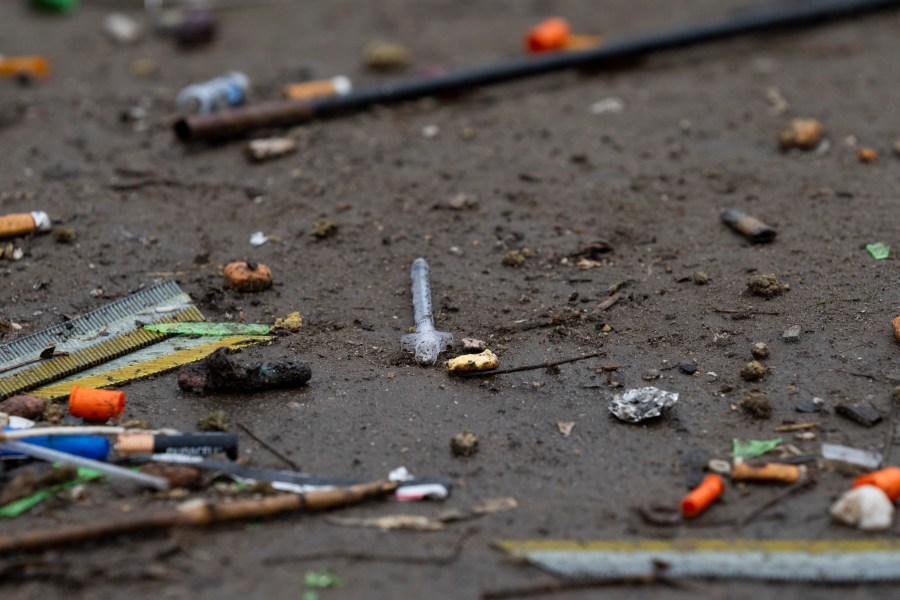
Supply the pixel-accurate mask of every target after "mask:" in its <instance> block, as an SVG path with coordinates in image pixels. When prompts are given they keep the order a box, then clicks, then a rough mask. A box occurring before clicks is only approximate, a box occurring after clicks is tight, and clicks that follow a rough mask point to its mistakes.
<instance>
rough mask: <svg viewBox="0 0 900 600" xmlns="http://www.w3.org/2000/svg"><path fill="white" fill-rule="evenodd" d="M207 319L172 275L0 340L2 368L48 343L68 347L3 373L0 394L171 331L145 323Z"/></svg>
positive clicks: (121, 353)
mask: <svg viewBox="0 0 900 600" xmlns="http://www.w3.org/2000/svg"><path fill="white" fill-rule="evenodd" d="M203 320H204V318H203V314H202V313H201V312H200V311H199V309H197V307H196V306H194V305H193V304H192V303H191V298H190V296H188V295H187V294H186V293H184V292H183V291H182V290H181V288H180V287H178V284H177V283H175V282H174V281H165V282H163V283H160V284H157V285H154V286H152V287H148V288H145V289H143V290H140V291H138V292H136V293H134V294H132V295H130V296H127V297H125V298H122V299H120V300H116V301H114V302H112V303H110V304H107V305H105V306H102V307H100V308H98V309H96V310H92V311H91V312H88V313H85V314H84V315H81V316H79V317H76V318H74V319H72V320H70V321H67V322H65V323H60V324H59V325H54V326H52V327H49V328H47V329H45V330H43V331H39V332H37V333H33V334H31V335H27V336H24V337H21V338H18V339H16V340H13V341H11V342H9V343H7V344H2V345H0V369H3V368H9V367H12V366H15V365H17V364H19V363H21V362H23V361H24V360H28V359H32V358H35V357H38V356H40V355H41V352H42V351H44V350H46V349H47V348H48V347H50V346H55V350H56V352H58V353H59V352H64V353H66V354H65V355H64V356H55V357H53V358H48V359H46V360H42V361H39V362H36V363H32V364H28V365H24V366H22V367H19V368H15V369H12V370H10V371H9V372H8V373H4V374H3V376H2V377H0V399H2V398H7V397H9V396H12V395H14V394H18V393H21V392H25V391H28V390H32V389H35V388H38V387H40V386H42V385H45V384H48V383H50V382H54V381H58V380H60V379H63V378H65V377H68V376H70V375H73V374H76V373H79V372H81V371H84V370H86V369H90V368H91V367H96V366H97V365H102V364H104V363H106V362H108V361H111V360H113V359H115V358H118V357H121V356H125V355H127V354H130V353H132V352H134V351H136V350H139V349H141V348H146V347H148V346H150V345H152V344H156V343H157V342H160V341H162V340H165V339H166V338H167V337H169V336H167V335H165V334H160V333H154V332H152V331H147V330H146V329H144V328H143V324H145V323H173V322H180V321H203ZM194 354H195V353H194ZM194 360H196V359H194ZM169 362H171V361H169ZM186 362H191V361H189V360H186ZM174 366H177V365H174ZM110 385H111V384H110Z"/></svg>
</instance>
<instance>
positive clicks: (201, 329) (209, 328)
mask: <svg viewBox="0 0 900 600" xmlns="http://www.w3.org/2000/svg"><path fill="white" fill-rule="evenodd" d="M144 329H146V330H147V331H155V332H156V333H168V334H176V335H219V336H226V335H268V334H269V332H270V331H271V330H272V328H271V327H269V326H268V325H264V324H262V323H153V324H150V325H144Z"/></svg>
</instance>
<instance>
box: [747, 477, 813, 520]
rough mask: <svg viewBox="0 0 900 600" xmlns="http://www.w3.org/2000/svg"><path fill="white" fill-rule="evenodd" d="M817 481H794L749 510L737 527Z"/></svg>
mask: <svg viewBox="0 0 900 600" xmlns="http://www.w3.org/2000/svg"><path fill="white" fill-rule="evenodd" d="M815 483H816V480H815V479H812V478H810V479H804V480H803V481H798V482H797V483H794V484H793V485H791V486H790V487H788V488H786V489H784V490H783V491H782V492H781V493H780V494H778V495H777V496H775V497H774V498H772V499H771V500H769V501H768V502H764V503H763V504H761V505H759V506H757V507H756V508H754V509H753V510H751V511H750V512H748V513H747V514H746V515H744V516H743V517H741V518H740V519H738V520H737V522H736V523H735V527H737V528H738V529H743V528H744V526H745V525H747V524H748V523H749V522H750V521H752V520H753V519H755V518H756V517H758V516H759V515H761V514H762V513H764V512H765V511H767V510H769V509H770V508H772V507H773V506H775V505H776V504H778V503H779V502H781V501H782V500H784V499H785V498H787V497H789V496H790V495H792V494H793V493H795V492H797V491H798V490H803V489H808V488H810V487H812V486H813V485H815Z"/></svg>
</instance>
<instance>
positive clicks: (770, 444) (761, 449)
mask: <svg viewBox="0 0 900 600" xmlns="http://www.w3.org/2000/svg"><path fill="white" fill-rule="evenodd" d="M780 443H781V438H777V439H774V440H739V439H738V438H734V439H733V440H731V447H732V454H734V457H735V458H755V457H757V456H762V455H763V454H765V453H766V452H769V451H770V450H772V449H774V448H775V446H777V445H778V444H780Z"/></svg>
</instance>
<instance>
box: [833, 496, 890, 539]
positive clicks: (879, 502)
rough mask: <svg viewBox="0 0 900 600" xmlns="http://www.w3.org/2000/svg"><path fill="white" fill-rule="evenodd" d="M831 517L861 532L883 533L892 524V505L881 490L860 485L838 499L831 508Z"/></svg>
mask: <svg viewBox="0 0 900 600" xmlns="http://www.w3.org/2000/svg"><path fill="white" fill-rule="evenodd" d="M831 517H832V518H833V519H834V520H835V521H838V522H840V523H843V524H845V525H850V526H851V527H856V528H858V529H861V530H862V531H884V530H885V529H890V527H891V525H892V524H893V522H894V504H893V503H892V502H891V500H890V498H888V497H887V494H885V493H884V492H883V491H882V490H881V489H879V488H877V487H875V486H874V485H861V486H859V487H855V488H853V489H852V490H850V491H848V492H845V493H844V495H843V496H841V497H840V498H838V500H837V502H835V503H834V504H833V505H832V506H831Z"/></svg>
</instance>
